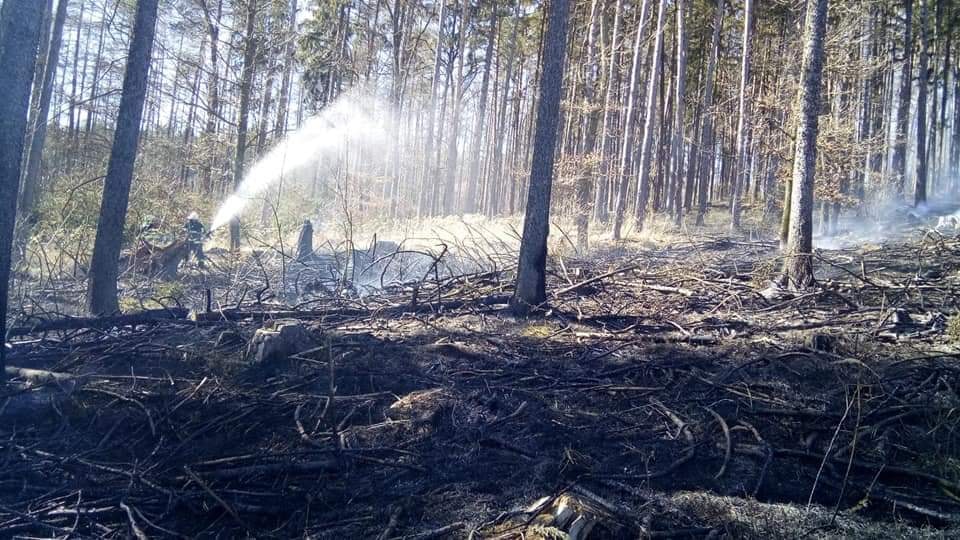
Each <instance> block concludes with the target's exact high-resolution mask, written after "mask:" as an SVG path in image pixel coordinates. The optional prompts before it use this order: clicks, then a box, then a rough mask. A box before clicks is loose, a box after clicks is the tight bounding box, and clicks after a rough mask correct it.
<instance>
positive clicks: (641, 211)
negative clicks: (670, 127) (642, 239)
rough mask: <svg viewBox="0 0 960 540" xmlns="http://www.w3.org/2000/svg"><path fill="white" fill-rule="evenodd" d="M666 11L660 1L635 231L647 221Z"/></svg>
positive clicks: (648, 92)
mask: <svg viewBox="0 0 960 540" xmlns="http://www.w3.org/2000/svg"><path fill="white" fill-rule="evenodd" d="M666 11H667V0H660V9H659V11H658V13H657V29H656V31H655V35H656V39H655V40H654V42H653V60H651V64H652V68H651V71H650V80H649V81H647V106H646V111H647V114H646V118H645V119H644V128H643V143H642V144H641V146H640V170H639V172H638V175H639V176H638V178H637V208H636V214H637V230H638V231H640V230H643V224H644V221H646V219H647V204H648V203H649V201H650V157H651V155H652V154H653V152H654V151H655V149H654V148H653V130H654V122H655V121H656V116H657V115H656V110H655V109H654V107H655V106H656V100H657V86H658V84H659V79H660V72H661V62H660V61H659V58H660V56H661V55H662V54H663V21H664V17H665V15H666Z"/></svg>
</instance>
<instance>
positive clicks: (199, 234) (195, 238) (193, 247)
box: [183, 212, 207, 268]
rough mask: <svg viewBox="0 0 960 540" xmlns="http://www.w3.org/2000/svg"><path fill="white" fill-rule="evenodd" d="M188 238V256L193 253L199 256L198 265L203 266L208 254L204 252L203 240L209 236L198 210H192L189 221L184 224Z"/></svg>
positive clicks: (188, 217)
mask: <svg viewBox="0 0 960 540" xmlns="http://www.w3.org/2000/svg"><path fill="white" fill-rule="evenodd" d="M183 230H184V233H186V240H187V248H188V252H187V256H188V257H189V256H190V255H193V256H195V257H196V258H197V265H198V266H199V267H200V268H203V262H204V261H205V260H207V256H206V255H204V254H203V241H204V239H205V238H206V236H207V230H206V227H204V226H203V223H201V222H200V216H199V215H197V213H196V212H190V215H189V216H187V222H186V223H184V225H183Z"/></svg>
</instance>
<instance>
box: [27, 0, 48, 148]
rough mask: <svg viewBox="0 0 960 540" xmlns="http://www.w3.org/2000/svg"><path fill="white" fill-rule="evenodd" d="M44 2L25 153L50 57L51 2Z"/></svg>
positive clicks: (35, 120)
mask: <svg viewBox="0 0 960 540" xmlns="http://www.w3.org/2000/svg"><path fill="white" fill-rule="evenodd" d="M38 1H44V9H43V20H42V21H41V22H40V51H39V53H38V54H37V64H36V66H35V68H34V75H33V91H32V93H31V94H30V111H29V117H28V118H27V137H28V140H27V146H25V147H24V149H25V151H29V147H30V144H29V142H30V141H29V138H30V136H31V135H30V132H31V131H32V130H33V129H34V126H36V124H37V113H38V112H39V111H38V110H37V103H38V102H39V101H40V94H41V93H42V92H43V81H44V80H45V77H44V75H45V73H46V66H47V64H46V62H47V56H49V55H50V40H51V35H50V27H51V25H52V24H53V0H38Z"/></svg>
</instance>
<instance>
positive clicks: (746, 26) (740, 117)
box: [730, 0, 753, 229]
mask: <svg viewBox="0 0 960 540" xmlns="http://www.w3.org/2000/svg"><path fill="white" fill-rule="evenodd" d="M752 19H753V0H745V2H744V8H743V46H742V48H741V50H742V54H741V60H742V63H741V64H740V102H739V106H738V111H739V112H738V114H737V150H736V152H737V155H736V156H735V165H734V166H735V167H736V169H735V170H734V174H733V185H732V186H731V189H732V191H731V193H730V212H731V215H732V220H731V224H730V226H731V227H732V228H733V229H739V228H740V214H741V212H742V208H741V206H742V204H743V202H742V201H741V198H742V197H743V194H742V191H743V190H744V189H745V188H746V187H747V186H746V182H747V170H748V168H749V165H748V163H747V130H749V129H750V127H749V120H748V119H747V114H748V113H747V92H748V87H749V86H750V62H751V60H752V58H751V56H752V53H753V48H752V47H751V41H752V32H751V29H752V22H753V21H752Z"/></svg>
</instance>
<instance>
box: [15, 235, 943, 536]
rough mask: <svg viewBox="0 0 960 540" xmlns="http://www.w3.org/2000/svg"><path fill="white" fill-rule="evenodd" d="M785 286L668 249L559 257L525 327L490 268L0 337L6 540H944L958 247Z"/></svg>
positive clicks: (698, 244)
mask: <svg viewBox="0 0 960 540" xmlns="http://www.w3.org/2000/svg"><path fill="white" fill-rule="evenodd" d="M780 264H782V260H781V259H780V258H779V254H778V249H777V245H776V243H775V242H774V241H772V240H770V239H759V240H754V239H747V238H743V237H732V236H731V237H725V236H720V235H714V236H704V235H699V236H698V235H697V234H695V233H694V232H691V233H690V234H685V235H683V236H682V237H680V239H679V240H677V241H676V242H674V243H673V245H668V246H662V245H661V246H656V247H648V246H642V245H635V244H629V243H628V244H625V245H619V246H615V247H614V246H606V247H604V246H600V247H598V248H597V249H596V250H595V252H593V253H592V254H591V256H590V257H588V258H587V257H584V258H577V257H575V256H568V257H563V258H561V257H552V258H551V261H550V278H549V283H548V295H549V306H548V307H547V308H546V311H545V312H543V313H541V314H540V316H537V317H532V318H529V319H517V318H514V317H512V316H511V315H510V314H509V312H508V311H507V310H506V302H507V299H508V298H509V295H510V293H511V277H512V272H511V270H510V268H509V266H505V267H504V268H500V269H494V270H484V271H479V272H473V273H468V274H459V275H453V274H449V275H447V276H446V277H445V276H444V275H443V274H441V273H440V272H432V273H430V272H428V273H426V274H424V277H423V279H420V280H419V281H418V282H416V283H415V284H412V285H411V284H410V283H407V284H403V283H399V284H395V285H391V286H389V287H385V288H383V289H382V290H380V291H379V292H376V293H374V294H367V295H363V296H352V297H351V296H348V295H331V294H318V295H317V296H316V297H315V298H314V299H313V300H311V301H309V302H299V303H297V302H289V301H288V302H279V301H272V302H266V301H260V300H262V296H263V295H262V294H252V293H251V294H249V295H243V296H241V297H239V299H238V300H237V301H236V302H235V303H232V304H230V305H229V306H224V305H222V304H221V305H220V306H219V307H218V306H213V307H212V308H211V309H209V310H207V309H200V310H199V311H198V312H195V313H193V314H192V315H191V316H188V315H187V314H186V312H185V311H186V310H182V309H179V308H171V309H169V310H166V313H163V310H159V311H157V310H154V311H153V312H151V314H150V315H143V316H137V315H130V316H126V317H116V318H107V319H62V318H47V319H41V318H36V317H34V318H31V319H28V320H21V321H14V325H15V328H14V330H13V331H12V332H11V335H12V349H11V350H10V352H9V355H8V358H9V359H8V363H9V364H10V365H12V366H16V367H17V368H20V369H18V370H11V371H12V375H13V376H12V377H11V381H12V384H11V386H10V387H9V388H8V389H7V390H5V391H4V393H5V395H4V396H3V398H4V399H3V401H2V402H0V408H2V412H0V535H2V536H4V537H10V536H12V537H16V536H25V537H37V536H40V537H106V538H125V537H136V538H154V537H219V538H232V537H244V536H249V537H258V538H269V537H275V538H293V537H304V538H377V539H384V540H385V539H392V538H418V539H426V538H477V539H479V538H528V539H530V538H574V539H586V538H589V539H607V538H615V539H620V538H638V537H640V538H800V537H811V538H852V537H856V538H918V537H924V538H956V537H958V536H960V432H958V430H960V318H958V316H957V313H958V309H960V307H958V304H960V237H957V236H956V233H955V232H949V233H948V232H936V231H933V230H931V229H930V228H929V227H928V226H927V224H924V223H905V224H904V226H903V227H901V232H900V234H898V235H896V236H894V237H892V238H890V239H887V240H885V241H883V242H869V241H866V240H863V241H852V242H850V243H849V245H847V246H846V247H837V249H831V250H822V251H819V252H818V254H817V261H816V266H817V275H818V282H817V286H816V287H815V288H813V289H811V290H809V291H804V292H800V293H792V294H791V293H788V292H785V291H776V290H773V289H772V288H771V287H770V285H769V280H770V279H771V278H774V277H775V276H776V274H777V271H778V270H779V266H780ZM428 274H429V275H428ZM185 279H189V276H187V277H186V278H185ZM261 292H262V291H261ZM271 325H273V326H274V327H280V326H284V325H286V326H287V327H290V328H294V329H296V333H295V334H296V335H295V338H294V343H293V344H292V345H290V348H289V350H284V351H279V352H276V354H270V355H269V357H267V356H266V355H265V356H264V357H260V358H258V354H257V351H256V350H253V348H251V346H250V342H251V340H253V339H254V335H255V334H256V333H257V331H258V329H261V328H263V327H270V326H271ZM30 370H38V371H30Z"/></svg>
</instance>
